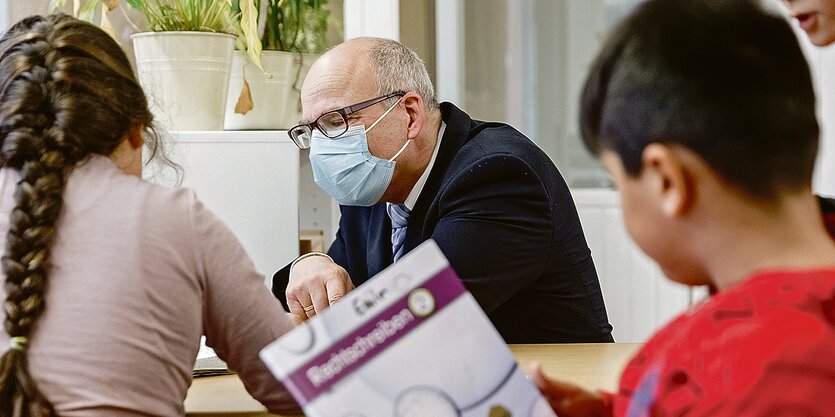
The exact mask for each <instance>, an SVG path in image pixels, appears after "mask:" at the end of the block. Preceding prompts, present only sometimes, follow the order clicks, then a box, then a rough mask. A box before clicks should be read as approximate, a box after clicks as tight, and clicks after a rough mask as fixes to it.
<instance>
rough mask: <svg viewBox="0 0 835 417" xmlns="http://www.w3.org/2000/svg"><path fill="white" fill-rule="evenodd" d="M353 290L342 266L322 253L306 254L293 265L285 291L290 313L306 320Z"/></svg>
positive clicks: (349, 278)
mask: <svg viewBox="0 0 835 417" xmlns="http://www.w3.org/2000/svg"><path fill="white" fill-rule="evenodd" d="M353 289H354V284H353V283H352V282H351V277H350V276H348V271H346V270H345V268H342V267H341V266H339V265H337V264H336V263H334V262H333V261H332V260H330V258H328V257H326V256H308V257H307V258H304V259H301V260H299V261H298V262H296V264H295V265H293V267H292V269H291V270H290V282H288V283H287V290H286V292H285V294H286V296H287V306H288V307H290V313H291V314H293V315H295V316H296V317H298V318H301V319H304V320H306V319H308V318H311V317H313V316H315V315H316V314H318V313H321V312H323V311H325V309H327V308H328V307H329V306H330V305H331V304H333V303H334V302H336V301H337V300H339V299H340V298H342V297H343V296H344V295H345V294H347V293H348V292H349V291H351V290H353Z"/></svg>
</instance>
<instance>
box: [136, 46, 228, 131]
mask: <svg viewBox="0 0 835 417" xmlns="http://www.w3.org/2000/svg"><path fill="white" fill-rule="evenodd" d="M131 38H132V39H133V47H134V50H135V53H136V68H137V72H138V73H139V82H140V84H141V85H142V88H143V89H144V90H145V93H146V94H147V95H148V100H149V104H150V105H151V111H152V112H153V114H154V117H155V118H156V119H157V121H158V122H159V123H160V124H162V125H163V126H164V127H165V128H167V129H169V130H175V131H179V130H223V119H224V112H225V111H226V94H227V91H228V86H229V69H230V66H231V64H232V52H233V50H234V49H235V37H234V36H232V35H227V34H222V33H210V32H145V33H138V34H136V35H133V36H131Z"/></svg>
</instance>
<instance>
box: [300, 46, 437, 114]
mask: <svg viewBox="0 0 835 417" xmlns="http://www.w3.org/2000/svg"><path fill="white" fill-rule="evenodd" d="M394 91H414V92H415V93H417V94H418V95H419V96H421V98H422V99H423V102H424V106H425V108H426V110H427V112H428V113H432V112H435V111H436V110H437V109H438V101H437V99H436V98H435V89H434V88H433V87H432V81H431V80H430V78H429V73H428V72H427V71H426V66H425V65H424V63H423V61H422V60H421V59H420V57H419V56H418V55H417V54H416V53H415V52H414V51H412V50H410V49H409V48H407V47H405V46H404V45H403V44H401V43H400V42H397V41H394V40H391V39H384V38H370V37H365V38H355V39H351V40H348V41H346V42H343V43H341V44H339V45H337V46H335V47H334V48H332V49H330V50H329V51H328V52H326V53H325V54H324V55H322V57H321V58H319V59H318V60H317V61H316V62H315V63H314V64H313V66H312V67H311V68H310V72H308V74H307V77H306V78H305V82H304V86H303V87H302V94H301V95H302V107H303V108H304V113H305V114H304V120H305V121H310V120H311V117H313V118H315V117H316V115H317V114H311V113H309V112H308V107H316V106H306V105H305V103H312V102H322V101H328V102H330V103H332V104H333V108H337V107H343V106H347V105H350V104H353V102H350V100H351V99H353V100H355V101H356V100H364V99H369V98H371V97H376V96H381V95H385V94H388V93H391V92H394ZM338 96H342V97H351V99H349V100H347V101H346V100H337V97H338ZM342 101H346V102H345V103H342ZM310 110H313V109H312V108H311V109H310ZM317 110H318V109H317Z"/></svg>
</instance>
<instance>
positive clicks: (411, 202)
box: [403, 121, 446, 210]
mask: <svg viewBox="0 0 835 417" xmlns="http://www.w3.org/2000/svg"><path fill="white" fill-rule="evenodd" d="M444 130H446V123H445V122H443V121H441V128H440V130H439V131H438V140H437V141H436V142H435V150H434V151H433V152H432V159H430V160H429V165H427V166H426V169H425V170H424V171H423V174H422V175H421V176H420V178H418V180H417V182H416V183H415V186H414V187H413V188H412V191H411V192H410V193H409V196H408V197H406V201H404V202H403V204H404V205H405V206H406V208H408V209H409V210H412V209H414V208H415V203H417V199H418V197H420V192H421V191H423V186H424V185H426V180H427V179H429V173H430V172H432V166H434V165H435V159H436V158H437V157H438V150H439V149H441V139H443V137H444Z"/></svg>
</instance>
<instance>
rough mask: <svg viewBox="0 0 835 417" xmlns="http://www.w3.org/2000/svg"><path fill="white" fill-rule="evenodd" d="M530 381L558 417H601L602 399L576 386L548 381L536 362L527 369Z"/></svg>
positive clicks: (602, 412) (602, 411)
mask: <svg viewBox="0 0 835 417" xmlns="http://www.w3.org/2000/svg"><path fill="white" fill-rule="evenodd" d="M528 374H529V375H530V376H531V381H533V383H534V385H536V386H537V388H539V391H540V392H542V395H543V396H544V397H545V399H546V400H548V403H549V404H550V405H551V408H553V409H554V411H555V412H556V413H557V415H558V416H559V417H603V416H604V410H605V407H604V405H603V398H602V397H601V396H600V395H598V394H595V393H593V392H589V391H586V390H584V389H582V388H580V387H578V386H576V385H572V384H567V383H564V382H559V381H557V380H554V379H550V378H548V377H547V376H545V374H544V373H542V367H540V365H539V364H538V363H536V362H534V363H532V364H531V366H530V367H529V368H528Z"/></svg>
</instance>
